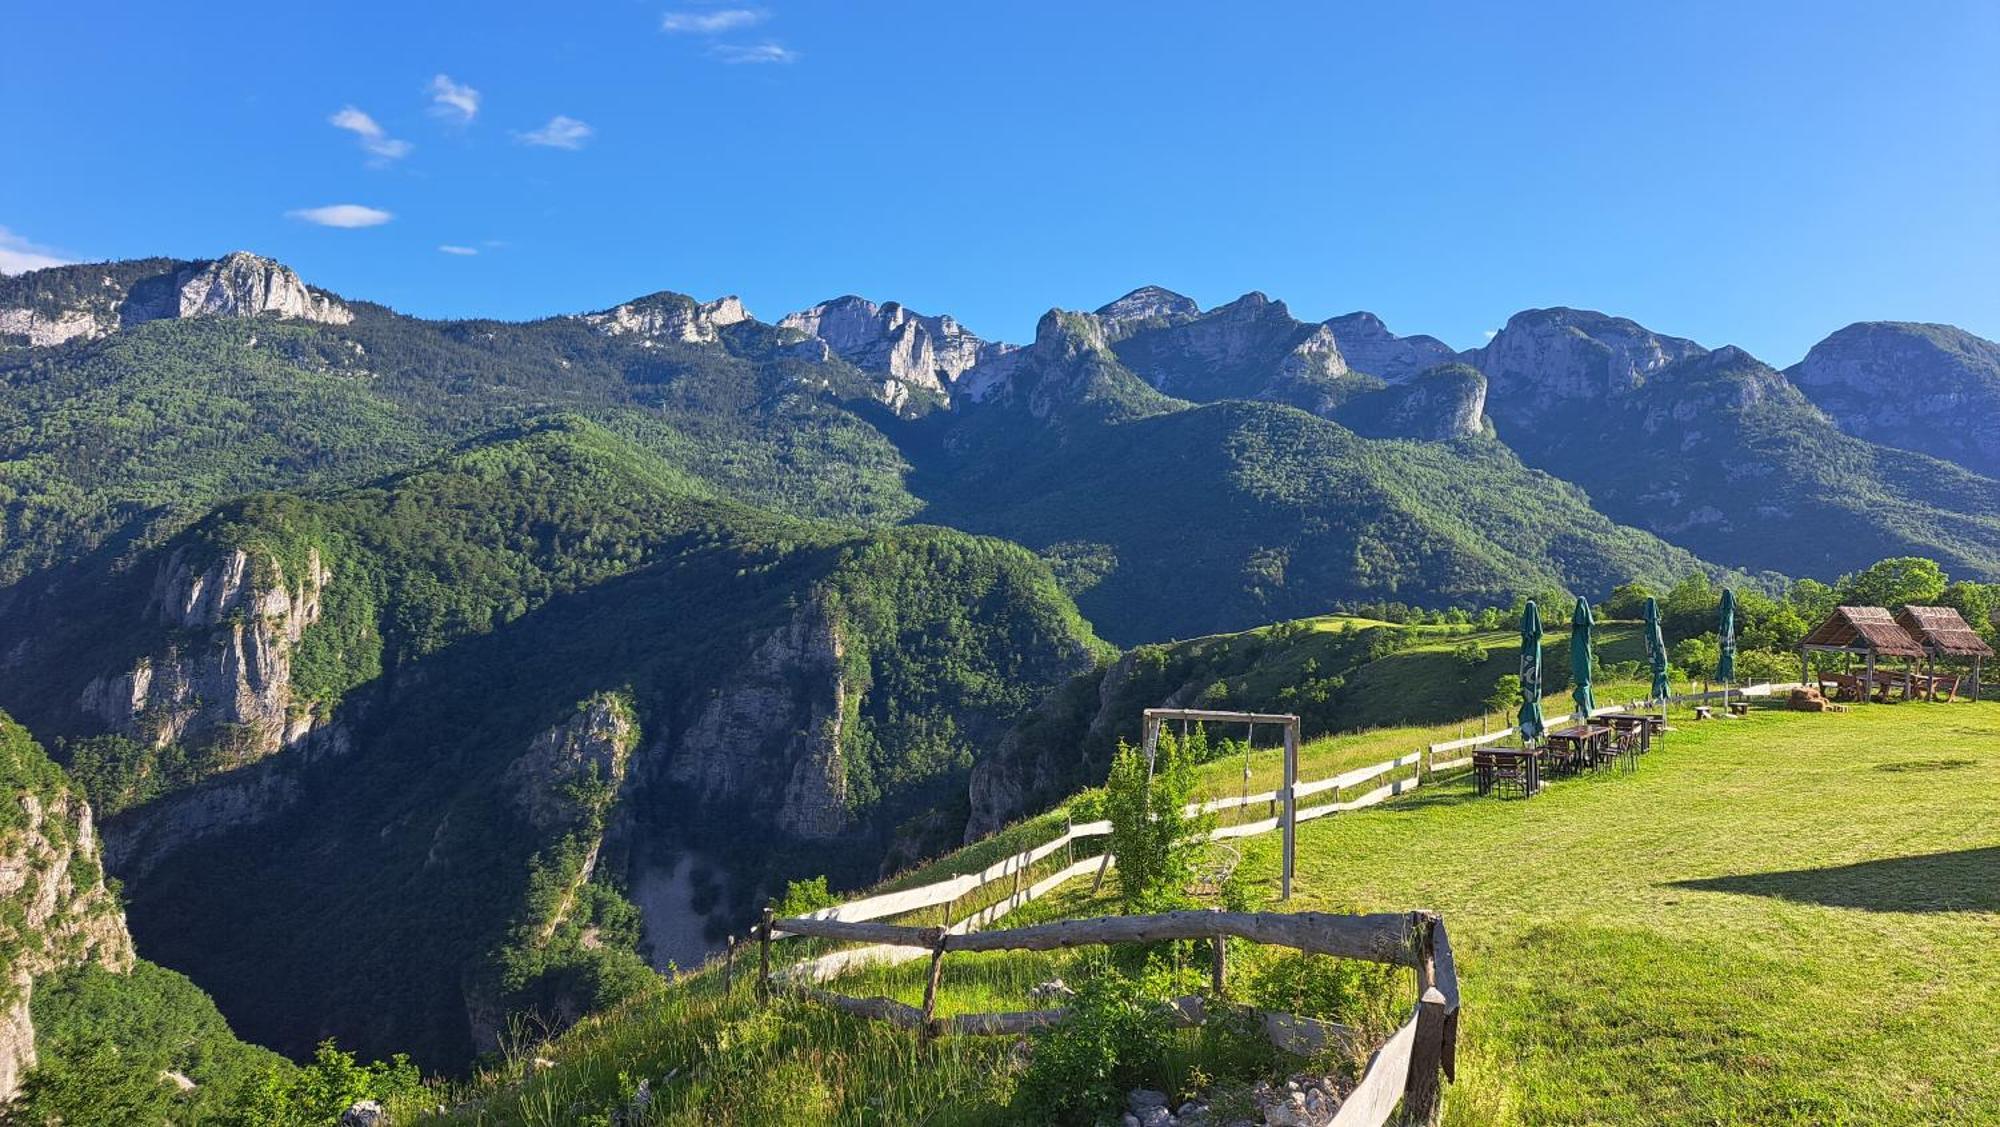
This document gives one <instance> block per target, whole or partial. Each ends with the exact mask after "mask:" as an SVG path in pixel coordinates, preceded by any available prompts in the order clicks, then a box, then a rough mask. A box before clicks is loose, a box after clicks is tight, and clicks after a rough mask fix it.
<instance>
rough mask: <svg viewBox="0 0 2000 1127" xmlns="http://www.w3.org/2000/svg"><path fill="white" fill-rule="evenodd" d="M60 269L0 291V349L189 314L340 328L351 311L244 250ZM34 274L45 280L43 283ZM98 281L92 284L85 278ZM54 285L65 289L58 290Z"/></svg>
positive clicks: (53, 342)
mask: <svg viewBox="0 0 2000 1127" xmlns="http://www.w3.org/2000/svg"><path fill="white" fill-rule="evenodd" d="M115 265H116V266H118V267H120V269H118V270H116V271H115V272H114V271H113V269H111V268H109V267H104V266H60V267H55V268H53V269H52V270H47V271H37V272H36V273H35V274H31V275H24V276H22V277H20V278H17V279H10V280H9V281H10V282H12V285H10V286H8V287H7V288H6V290H5V291H4V292H0V344H6V343H14V344H25V345H28V346H29V347H35V348H41V347H47V346H50V345H56V344H62V343H64V342H67V341H71V340H79V339H81V340H90V339H94V338H96V337H101V336H105V335H108V334H110V333H115V332H117V331H118V330H120V329H123V328H130V327H131V326H133V325H140V324H144V323H146V322H148V321H159V320H168V319H177V318H182V319H184V318H193V317H224V318H235V317H279V318H286V319H290V320H297V321H316V322H320V323H322V324H330V325H345V324H347V323H349V322H351V321H353V320H354V312H353V311H352V310H350V309H349V308H348V307H347V306H346V305H345V304H343V303H342V302H341V301H340V299H338V298H336V297H334V296H332V295H331V294H327V293H322V292H320V291H318V290H315V289H313V288H312V287H310V286H308V285H306V284H305V283H304V282H302V281H300V280H299V276H298V274H297V273H295V272H293V270H292V268H291V267H289V266H286V265H285V264H283V263H281V262H277V261H275V260H273V259H269V258H265V257H263V256H261V255H255V254H251V253H250V252H248V251H240V250H239V251H234V252H231V253H230V254H227V255H224V256H223V257H221V258H218V259H214V260H211V261H205V262H168V261H165V260H158V259H155V260H150V261H149V263H147V264H146V265H150V266H157V267H158V268H159V269H158V272H147V271H140V272H138V273H133V272H132V271H129V270H126V269H123V268H122V267H124V266H125V264H115ZM37 275H47V276H48V278H47V279H44V278H40V277H38V276H37ZM93 275H95V276H96V280H95V281H94V282H92V281H89V279H91V278H92V277H93ZM55 280H60V281H63V282H65V283H67V284H65V285H63V286H61V287H60V288H58V287H56V286H55V285H53V284H48V285H46V286H45V285H43V283H44V282H50V283H52V282H53V281H55Z"/></svg>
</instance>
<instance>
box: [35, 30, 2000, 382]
mask: <svg viewBox="0 0 2000 1127" xmlns="http://www.w3.org/2000/svg"><path fill="white" fill-rule="evenodd" d="M1513 7H1517V8H1521V9H1527V8H1529V7H1531V6H1530V5H1517V6H1513ZM1532 8H1533V10H1532V11H1526V10H1521V11H1510V10H1509V9H1508V7H1506V6H1499V5H1490V4H1471V3H1466V4H1394V5H1386V4H1384V5H1360V4H1330V3H1300V4H1278V3H1271V4H1249V3H1244V4H1214V3H1204V4H1180V3H1172V2H1154V3H1145V4H1140V3H1131V4H1112V3H1074V2H1072V3H1060V4H1043V3H1027V2H1019V0H1015V2H1010V3H1005V4H971V3H956V2H953V3H935V4H916V3H886V2H885V3H836V2H833V0H774V2H772V3H769V4H761V3H753V2H752V0H741V2H737V0H725V2H714V3H688V2H685V0H577V2H572V3H567V4H548V3H499V2H492V0H489V2H485V3H479V4H470V3H453V2H442V0H440V2H432V0H415V2H411V0H404V2H401V3H395V4H373V3H348V4H339V5H291V6H284V5H281V6H272V5H270V4H268V3H257V4H248V3H235V2H212V3H201V4H180V5H161V4H140V3H124V4H108V3H93V2H88V0H77V2H75V3H64V4H51V3H29V2H25V0H0V23H4V24H5V25H6V26H7V27H8V29H9V34H8V39H9V40H10V43H9V45H8V46H7V48H6V49H5V50H4V52H0V59H4V62H0V115H3V116H4V120H6V121H7V122H8V127H7V137H6V141H5V142H4V144H0V228H4V230H5V233H4V235H0V262H12V263H13V264H14V265H15V266H16V267H19V266H20V265H22V264H23V263H26V262H31V261H35V260H36V257H35V256H38V255H44V256H47V257H51V258H62V259H82V260H89V259H98V258H120V257H133V256H139V255H146V254H169V255H175V256H186V257H200V256H212V255H215V254H219V253H221V252H223V251H227V250H231V249H236V248H244V249H250V250H255V251H259V252H262V253H266V254H270V255H273V256H275V257H278V258H281V259H283V260H285V261H286V262H289V263H291V264H292V265H294V266H296V267H297V268H298V269H299V271H300V272H301V273H302V274H303V275H304V276H305V277H306V278H307V280H308V281H311V282H314V283H316V284H319V285H323V286H326V287H328V288H331V289H334V290H337V291H339V292H342V293H345V294H348V295H350V296H355V297H362V298H368V299H373V300H379V301H383V302H386V303H387V304H390V305H392V306H394V307H396V308H398V309H401V310H404V311H406V312H411V313H416V314H420V315H426V316H461V315H490V316H501V317H511V318H522V317H530V316H536V315H541V314H546V313H552V312H564V311H576V310H583V309H594V308H601V307H604V306H607V305H610V304H615V303H616V302H618V301H620V300H623V299H625V298H628V297H632V296H636V295H638V294H642V293H647V292H651V291H654V290H659V289H674V290H680V291H684V292H689V293H692V294H695V295H696V296H699V297H703V298H707V297H713V296H716V295H719V294H723V293H738V294H741V295H742V296H743V298H744V299H745V301H746V303H747V304H749V306H750V308H751V309H752V310H753V311H755V312H757V313H758V314H759V315H760V316H763V317H765V318H767V319H775V318H776V317H777V316H779V315H780V314H782V313H784V312H786V311H788V310H790V309H793V308H797V307H800V306H803V305H807V304H810V303H811V302H813V301H815V300H818V299H821V298H825V297H831V296H834V295H837V294H841V293H848V292H855V293H861V294H864V295H867V296H870V297H875V298H877V299H896V300H901V301H903V302H905V303H907V304H909V305H911V306H913V307H915V308H918V309H921V310H924V311H926V312H951V313H953V314H955V315H957V316H959V317H960V318H961V319H962V320H964V321H965V322H966V323H967V324H968V325H969V326H971V327H972V328H973V329H974V330H975V331H978V332H980V333H982V334H985V335H988V336H992V337H999V338H1002V339H1016V340H1018V339H1023V338H1025V337H1027V336H1028V335H1029V334H1030V333H1032V331H1033V326H1034V322H1035V319H1036V317H1037V316H1038V315H1039V314H1040V313H1041V312H1042V311H1043V310H1045V309H1047V308H1048V307H1050V306H1052V305H1061V306H1064V307H1071V308H1092V307H1095V306H1097V305H1099V304H1102V303H1104V302H1106V301H1108V300H1110V299H1112V298H1114V297H1116V296H1118V295H1119V294H1120V293H1123V292H1124V291H1126V290H1127V289H1130V288H1132V287H1134V286H1137V285H1141V284H1145V283H1158V284H1162V285H1166V286H1169V287H1172V288H1174V289H1178V290H1180V291H1182V292H1185V293H1187V294H1189V295H1191V296H1193V297H1195V298H1197V299H1198V300H1200V301H1201V302H1202V303H1203V304H1205V305H1206V304H1213V303H1219V302H1221V301H1226V300H1228V299H1230V298H1233V297H1235V296H1236V295H1238V294H1240V293H1242V292H1244V291H1247V290H1251V289H1258V290H1262V291H1264V292H1266V293H1268V294H1270V295H1271V296H1273V297H1278V298H1282V299H1284V300H1286V301H1287V302H1288V303H1289V304H1290V305H1291V307H1292V309H1293V311H1294V312H1295V313H1296V314H1298V315H1299V316H1301V317H1309V318H1322V317H1328V316H1332V315H1335V314H1340V313H1345V312H1348V311H1350V310H1354V309H1370V310H1374V311H1375V312H1377V313H1379V314H1381V315H1382V316H1383V317H1384V318H1385V319H1387V320H1388V322H1389V324H1390V326H1391V327H1392V328H1394V329H1396V330H1397V331H1400V332H1405V333H1410V332H1429V333H1434V334H1436V335H1438V336H1441V337H1443V338H1444V339H1445V340H1447V341H1449V342H1451V343H1452V344H1454V345H1457V346H1460V347H1465V346H1471V345H1476V344H1478V343H1480V342H1481V341H1482V340H1483V339H1484V336H1485V334H1486V333H1487V332H1488V331H1490V330H1491V329H1494V328H1497V327H1499V326H1500V325H1501V324H1502V323H1504V321H1505V319H1506V317H1507V316H1508V315H1509V314H1510V313H1512V312H1514V311H1516V310H1519V309H1523V308H1529V307H1534V306H1543V305H1556V304H1564V305H1579V306H1586V307H1591V308H1598V309H1603V310H1606V311H1608V312H1613V313H1619V314H1623V315H1626V316H1630V317H1633V318H1635V319H1637V320H1639V321H1641V322H1643V323H1645V324H1647V325H1649V326H1651V327H1653V328H1655V329H1658V330H1660V331H1663V332H1671V333H1676V334H1679V335H1684V336H1691V337H1694V338H1696V339H1698V340H1700V341H1702V342H1704V343H1706V344H1710V345H1720V344H1726V343H1734V344H1739V345H1741V346H1743V347H1746V348H1748V349H1750V350H1751V351H1752V352H1755V353H1756V354H1758V355H1760V356H1762V357H1764V358H1765V359H1767V360H1770V361H1772V362H1774V363H1777V364H1789V363H1791V362H1792V361H1794V360H1796V359H1797V358H1798V357H1799V356H1800V355H1801V354H1802V353H1803V352H1804V350H1805V349H1806V348H1808V347H1809V346H1810V345H1811V344H1812V342H1814V341H1815V340H1817V339H1819V338H1820V337H1822V336H1824V335H1825V334H1826V333H1828V332H1830V331H1832V330H1834V329H1836V328H1838V327H1840V326H1841V325H1844V324H1847V323H1849V322H1851V321H1855V320H1864V319H1908V320H1935V321H1948V322H1952V323H1956V324H1959V325H1962V326H1964V327H1966V328H1968V329H1971V330H1972V331H1974V332H1977V333H1979V334H1980V335H1982V336H1986V337H1989V338H1994V337H2000V67H1996V66H1995V65H1994V60H1995V59H1996V58H2000V5H1995V4H1991V3H1959V4H1953V3H1913V4H1899V5H1880V4H1873V5H1863V4H1840V3H1810V4H1807V3H1797V4H1791V3H1752V4H1654V5H1628V4H1603V3H1596V4H1576V5H1567V4H1562V5H1558V4H1547V5H1533V6H1532ZM1391 9H1393V10H1391ZM350 111H352V112H350ZM335 207H348V208H359V209H369V210H360V211H357V210H342V211H316V210H315V209H327V208H335ZM374 212H380V213H383V214H384V215H385V216H386V219H385V220H384V221H382V222H379V223H376V224H375V225H371V226H326V225H322V224H323V223H324V222H326V221H336V222H346V223H350V224H353V223H363V222H367V221H368V220H370V219H374V218H378V217H377V216H375V215H374V214H373V213H374ZM315 219H317V220H319V222H315ZM444 247H452V248H458V252H456V253H455V252H451V251H446V250H442V249H440V248H444Z"/></svg>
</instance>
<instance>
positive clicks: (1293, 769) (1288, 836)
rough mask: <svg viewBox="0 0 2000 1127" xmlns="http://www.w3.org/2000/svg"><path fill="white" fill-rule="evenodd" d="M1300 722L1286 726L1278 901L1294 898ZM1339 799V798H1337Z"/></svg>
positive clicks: (1295, 721)
mask: <svg viewBox="0 0 2000 1127" xmlns="http://www.w3.org/2000/svg"><path fill="white" fill-rule="evenodd" d="M1298 785H1299V722H1298V721H1297V720H1293V721H1292V722H1290V723H1288V724H1286V725H1285V789H1284V790H1283V791H1282V792H1281V793H1280V795H1279V797H1280V798H1282V799H1283V800H1284V803H1285V825H1284V829H1285V842H1284V850H1285V859H1284V872H1283V874H1282V876H1281V878H1280V881H1279V885H1280V887H1279V890H1278V899H1280V900H1290V899H1291V898H1292V869H1293V857H1294V852H1295V849H1296V847H1297V838H1298V814H1299V802H1298V796H1297V793H1296V792H1297V789H1298ZM1336 797H1337V796H1336Z"/></svg>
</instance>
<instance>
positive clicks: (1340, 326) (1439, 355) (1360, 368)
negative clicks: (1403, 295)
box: [1326, 312, 1458, 383]
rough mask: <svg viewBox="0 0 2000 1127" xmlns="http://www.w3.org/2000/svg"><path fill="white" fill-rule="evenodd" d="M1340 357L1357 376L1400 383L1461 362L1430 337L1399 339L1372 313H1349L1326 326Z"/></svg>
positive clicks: (1456, 354) (1440, 343)
mask: <svg viewBox="0 0 2000 1127" xmlns="http://www.w3.org/2000/svg"><path fill="white" fill-rule="evenodd" d="M1326 327H1327V328H1329V329H1331V330H1333V339H1334V340H1336V341H1338V342H1339V343H1340V354H1341V355H1342V356H1345V357H1347V363H1348V366H1349V367H1351V368H1353V369H1354V370H1355V371H1357V372H1366V373H1368V374H1369V375H1371V376H1378V377H1380V378H1382V379H1385V380H1388V381H1389V382H1390V383H1401V382H1402V381H1404V380H1407V379H1409V378H1410V377H1411V376H1414V375H1416V374H1418V373H1419V372H1423V371H1425V370H1427V369H1430V368H1434V367H1436V366H1438V365H1439V364H1450V363H1452V362H1454V361H1456V360H1457V359H1458V353H1457V352H1455V351H1453V350H1452V348H1451V346H1450V345H1448V344H1446V343H1445V342H1443V341H1441V340H1439V339H1437V338H1436V337H1431V336H1421V335H1419V336H1413V337H1399V336H1397V335H1396V334H1394V333H1392V332H1390V331H1389V326H1387V325H1385V324H1383V323H1382V319H1381V318H1380V317H1377V316H1376V315H1374V314H1373V313H1365V312H1363V313H1349V314H1347V315H1346V316H1345V317H1335V318H1333V319H1332V320H1330V321H1328V322H1326Z"/></svg>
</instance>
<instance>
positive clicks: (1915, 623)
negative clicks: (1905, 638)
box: [1896, 607, 1993, 700]
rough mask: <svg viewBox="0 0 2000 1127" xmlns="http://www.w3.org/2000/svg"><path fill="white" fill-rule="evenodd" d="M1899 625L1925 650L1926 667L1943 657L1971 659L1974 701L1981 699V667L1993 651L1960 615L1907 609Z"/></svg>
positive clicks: (1942, 609)
mask: <svg viewBox="0 0 2000 1127" xmlns="http://www.w3.org/2000/svg"><path fill="white" fill-rule="evenodd" d="M1896 625H1898V626H1901V627H1902V628H1903V632H1904V633H1906V634H1908V635H1909V636H1910V637H1912V638H1914V639H1916V641H1917V644H1918V645H1920V646H1922V647H1923V648H1924V656H1925V658H1926V661H1925V664H1926V665H1927V666H1928V665H1929V664H1930V663H1931V662H1934V661H1936V660H1937V659H1938V658H1941V657H1955V658H1968V657H1969V658H1971V659H1972V699H1973V700H1978V699H1979V666H1980V664H1981V663H1982V662H1984V661H1985V660H1986V659H1987V658H1989V657H1992V656H1993V647H1992V646H1989V645H1987V644H1986V639H1984V638H1982V637H1980V636H1979V632H1978V631H1976V630H1974V629H1973V628H1972V627H1971V626H1970V625H1969V624H1968V623H1967V622H1966V621H1965V619H1964V618H1962V617H1960V615H1959V613H1958V611H1956V610H1954V609H1952V608H1951V607H1904V608H1903V609H1902V611H1901V612H1900V613H1898V614H1897V615H1896ZM1925 672H1927V673H1928V672H1929V670H1928V669H1926V670H1925ZM1933 695H1935V693H1933Z"/></svg>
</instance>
